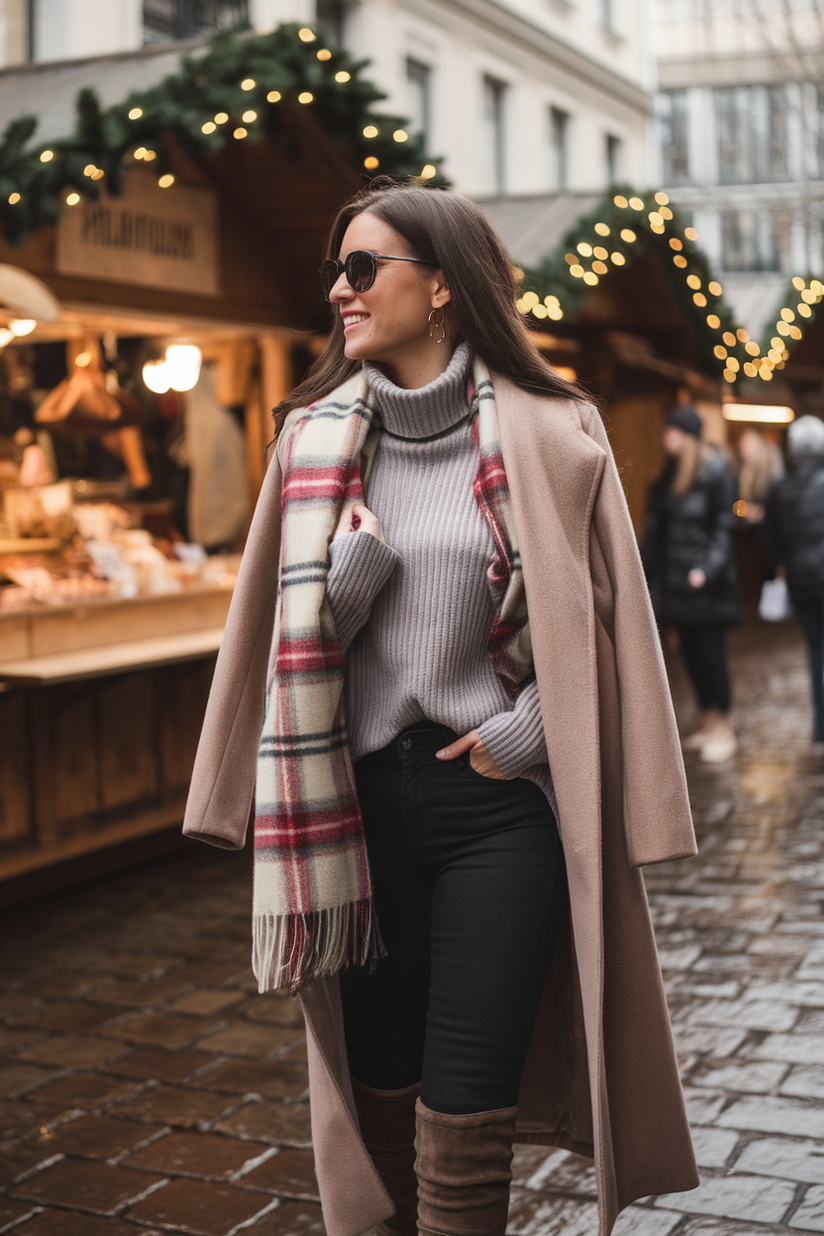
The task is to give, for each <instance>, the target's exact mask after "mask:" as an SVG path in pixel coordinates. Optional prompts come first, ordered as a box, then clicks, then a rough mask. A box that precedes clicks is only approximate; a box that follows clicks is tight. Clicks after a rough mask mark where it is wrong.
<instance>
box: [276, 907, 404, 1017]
mask: <svg viewBox="0 0 824 1236" xmlns="http://www.w3.org/2000/svg"><path fill="white" fill-rule="evenodd" d="M385 956H386V949H385V948H384V945H383V941H382V939H381V935H380V930H379V929H378V921H377V918H376V917H375V914H374V910H373V907H372V898H371V897H369V898H367V899H366V900H364V901H354V902H349V903H348V904H346V905H341V906H330V907H329V908H328V909H325V910H315V911H312V912H311V913H308V914H277V915H276V914H256V915H255V916H254V919H253V924H252V969H253V971H254V974H255V977H256V979H257V980H258V990H259V991H260V992H265V991H276V990H277V989H278V988H279V987H288V988H289V990H290V992H291V993H292V995H293V996H294V995H295V994H296V993H297V992H298V991H299V990H300V988H301V987H305V986H306V984H307V983H310V982H312V981H313V979H318V978H329V977H331V975H333V974H336V973H337V972H338V971H339V970H342V969H344V968H345V967H347V966H369V968H370V969H373V968H374V966H375V965H376V964H377V962H378V960H379V959H380V958H381V957H385Z"/></svg>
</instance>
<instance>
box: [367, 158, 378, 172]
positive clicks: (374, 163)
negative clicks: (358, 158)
mask: <svg viewBox="0 0 824 1236" xmlns="http://www.w3.org/2000/svg"><path fill="white" fill-rule="evenodd" d="M380 165H381V161H380V159H376V158H375V156H374V155H367V157H366V158H365V159H364V161H363V166H364V167H365V168H366V169H367V170H368V171H370V172H373V171H374V170H375V168H376V167H380Z"/></svg>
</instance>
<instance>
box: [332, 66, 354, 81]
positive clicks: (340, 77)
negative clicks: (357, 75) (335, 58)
mask: <svg viewBox="0 0 824 1236" xmlns="http://www.w3.org/2000/svg"><path fill="white" fill-rule="evenodd" d="M351 77H352V74H351V73H347V72H346V69H339V70H338V72H337V73H336V74H335V81H336V82H340V83H341V85H343V83H344V82H348V81H349V80H350V79H351Z"/></svg>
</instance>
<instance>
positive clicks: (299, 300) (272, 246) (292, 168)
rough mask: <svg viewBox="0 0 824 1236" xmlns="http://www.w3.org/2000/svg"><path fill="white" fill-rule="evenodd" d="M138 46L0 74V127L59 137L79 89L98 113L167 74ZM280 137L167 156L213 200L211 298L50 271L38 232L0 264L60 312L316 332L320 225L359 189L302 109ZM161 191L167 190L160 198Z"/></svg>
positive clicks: (49, 253)
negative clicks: (215, 283)
mask: <svg viewBox="0 0 824 1236" xmlns="http://www.w3.org/2000/svg"><path fill="white" fill-rule="evenodd" d="M203 46H204V45H203V44H202V43H201V42H200V41H197V40H195V41H190V42H189V43H183V44H180V43H177V44H175V45H174V49H171V48H169V47H161V48H160V49H155V48H152V49H143V50H142V51H138V52H130V53H128V54H124V55H118V56H103V57H98V58H94V59H84V60H81V61H64V62H59V63H56V64H46V65H42V64H35V65H24V66H21V67H19V68H14V69H9V70H5V71H3V72H0V127H2V126H5V125H6V124H8V123H9V121H11V120H12V119H14V118H15V117H17V116H20V115H25V114H35V115H37V116H38V120H39V123H38V130H37V134H38V138H43V139H46V140H48V139H50V138H54V137H55V136H56V135H58V134H62V135H66V134H67V133H69V132H71V129H72V125H73V108H74V101H75V97H76V94H77V91H78V90H79V89H80V88H81V86H85V87H90V88H91V89H93V90H95V91H96V92H97V93H98V94H99V95H100V97H101V100H102V102H103V103H104V104H108V103H111V102H115V101H117V100H119V99H122V98H123V97H125V95H126V94H128V92H129V90H130V89H133V88H137V87H140V88H144V89H145V88H146V87H147V86H151V85H152V84H153V83H154V82H156V81H158V80H160V79H161V78H162V77H164V76H166V75H167V74H169V73H172V72H174V71H175V70H176V68H177V66H178V64H179V61H180V56H181V54H182V53H186V52H191V51H199V50H201V49H202V47H203ZM282 110H283V135H282V140H281V141H280V142H279V143H278V144H277V145H275V144H274V143H272V142H271V141H268V140H262V141H252V140H249V141H244V142H235V143H231V144H228V145H227V146H226V147H225V148H224V149H223V150H222V151H221V152H220V153H219V154H217V155H212V156H197V157H191V156H189V155H186V154H184V153H183V152H182V151H180V150H178V149H175V150H173V155H172V157H173V171H174V173H175V176H176V181H177V183H179V184H190V185H200V186H204V187H208V188H211V189H214V190H215V192H216V194H217V201H218V220H219V222H218V251H219V286H220V294H219V295H218V296H213V297H209V296H202V295H197V294H192V293H187V292H182V291H171V290H168V289H164V288H153V287H136V286H134V285H132V284H119V283H116V282H104V281H102V280H95V279H92V278H79V277H75V276H70V275H66V274H61V273H58V272H57V270H56V260H55V259H56V229H55V228H54V227H45V228H43V229H41V230H40V231H39V232H38V233H36V234H35V235H34V236H31V237H29V238H28V239H27V240H26V241H24V242H23V244H22V245H20V246H19V247H18V248H13V247H11V246H10V245H8V244H7V243H5V242H4V241H2V240H0V261H4V262H9V263H12V264H14V265H17V266H21V267H23V268H25V269H26V270H29V271H31V272H32V273H33V274H35V275H37V276H38V277H39V278H41V279H43V281H44V282H45V283H46V284H47V285H48V286H49V287H50V288H51V289H52V290H53V291H54V293H55V295H56V296H57V297H58V299H59V300H60V301H61V303H62V304H63V305H73V306H76V307H78V308H79V307H81V306H82V308H83V310H84V311H85V312H86V313H88V311H90V310H91V309H93V307H94V306H99V307H100V308H101V310H104V309H105V308H106V307H107V306H113V307H114V306H121V307H122V306H128V307H129V308H130V309H131V310H132V311H134V312H136V313H140V312H141V311H145V312H151V313H152V314H160V315H164V314H165V315H167V316H168V317H170V318H172V319H175V320H179V319H180V318H189V319H198V320H204V319H205V320H214V321H219V322H221V323H228V322H242V323H248V324H249V325H254V326H266V327H283V328H290V329H293V330H294V329H297V330H301V331H307V330H317V329H323V328H324V327H325V326H326V317H327V315H328V311H327V310H326V309H325V303H324V301H323V299H322V297H321V296H320V287H319V281H318V276H317V272H318V268H319V266H320V262H321V259H322V255H323V245H324V241H325V237H326V233H327V231H328V228H329V224H330V221H331V219H332V217H333V215H334V213H335V211H336V210H337V208H338V206H339V205H340V204H341V203H342V202H343V201H344V200H345V199H346V198H347V197H349V196H350V195H351V194H352V193H354V192H356V191H357V190H358V189H359V188H360V187H361V185H362V178H361V176H360V175H359V174H358V172H357V171H356V170H355V169H354V168H353V167H352V165H351V164H349V163H347V162H346V160H345V159H344V158H343V156H342V155H341V153H340V151H339V150H338V149H337V147H336V146H335V144H334V142H333V141H332V140H331V139H330V138H329V136H328V135H327V134H326V132H325V131H324V130H323V129H322V127H321V126H320V124H319V123H318V122H317V121H316V120H315V119H314V117H313V116H312V114H311V113H310V112H309V110H308V109H305V108H301V107H300V106H299V105H296V104H294V103H291V102H290V101H288V100H284V102H283V109H282ZM170 192H171V193H173V192H174V189H172V190H170Z"/></svg>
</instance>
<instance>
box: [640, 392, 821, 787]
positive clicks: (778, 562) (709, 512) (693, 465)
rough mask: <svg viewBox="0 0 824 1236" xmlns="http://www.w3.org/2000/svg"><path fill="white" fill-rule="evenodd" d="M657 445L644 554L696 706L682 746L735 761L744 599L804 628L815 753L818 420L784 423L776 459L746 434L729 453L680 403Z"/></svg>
mask: <svg viewBox="0 0 824 1236" xmlns="http://www.w3.org/2000/svg"><path fill="white" fill-rule="evenodd" d="M663 446H664V454H665V463H664V467H663V469H662V471H661V473H660V475H659V476H658V478H657V480H656V481H655V483H654V484H653V485H652V487H651V489H650V493H649V499H648V504H647V514H646V524H645V529H644V537H643V542H642V546H641V555H642V558H643V562H644V569H645V571H646V574H647V579H648V582H649V585H650V591H651V594H652V598H653V604H654V606H655V609H656V613H657V616H658V621H659V624H660V626H661V628H662V630H664V631H665V632H666V633H667V636H668V639H667V642H668V646H670V647H674V646H675V645H676V644H677V647H678V649H679V650H680V654H681V657H682V658H683V662H684V665H685V668H686V670H687V673H688V675H689V679H690V682H691V683H692V686H693V689H694V691H695V695H696V698H697V702H698V705H699V708H700V722H699V725H698V728H697V729H696V730H695V731H694V732H693V733H691V734H689V735H688V736H687V737H686V738H684V740H683V745H684V747H685V749H692V750H695V751H697V752H698V753H699V755H700V758H701V759H702V760H704V761H706V762H708V763H723V762H724V761H726V760H729V759H730V758H731V757H732V756H733V755H734V754H735V752H736V749H737V740H736V735H735V730H734V729H733V725H732V721H731V716H730V710H731V704H732V691H731V684H730V673H729V667H728V663H727V655H726V635H727V631H728V630H729V628H730V627H733V626H736V625H737V624H738V623H739V622H740V621H741V612H742V603H743V608H744V609H745V610H746V609H748V608H750V607H749V605H748V604H747V602H748V599H749V598H750V597H752V596H753V595H754V596H755V605H757V609H758V614H759V616H760V617H761V618H762V619H766V620H767V621H781V620H783V619H786V618H789V617H790V616H791V615H792V614H793V613H794V614H795V616H796V618H797V619H798V622H799V623H800V625H801V628H802V630H803V632H804V635H805V637H806V640H807V644H808V646H809V663H810V679H811V689H812V699H813V708H814V718H815V719H814V728H813V734H812V741H813V744H814V745H816V746H818V745H819V744H820V745H821V746H822V748H824V421H821V420H820V419H819V418H818V417H816V416H802V417H800V418H799V419H798V420H796V421H793V422H792V423H791V424H790V426H789V429H788V430H787V433H786V439H785V442H784V449H783V451H782V448H781V445H780V444H779V442H778V441H777V439H776V438H774V437H773V436H771V435H768V434H766V433H762V432H759V431H758V430H757V429H755V428H753V427H747V428H745V429H744V430H743V432H742V433H741V435H740V437H739V438H738V440H737V442H736V443H735V444H734V447H733V449H732V450H730V451H729V452H728V451H726V450H722V449H720V448H718V447H716V446H712V445H710V444H709V443H707V442H706V441H705V440H704V427H703V423H702V420H701V417H700V416H699V415H698V412H697V411H696V410H695V408H694V407H693V406H692V405H690V404H680V405H678V406H677V407H675V408H673V409H672V411H671V412H670V414H669V416H668V417H667V420H666V425H665V428H664V436H663Z"/></svg>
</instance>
